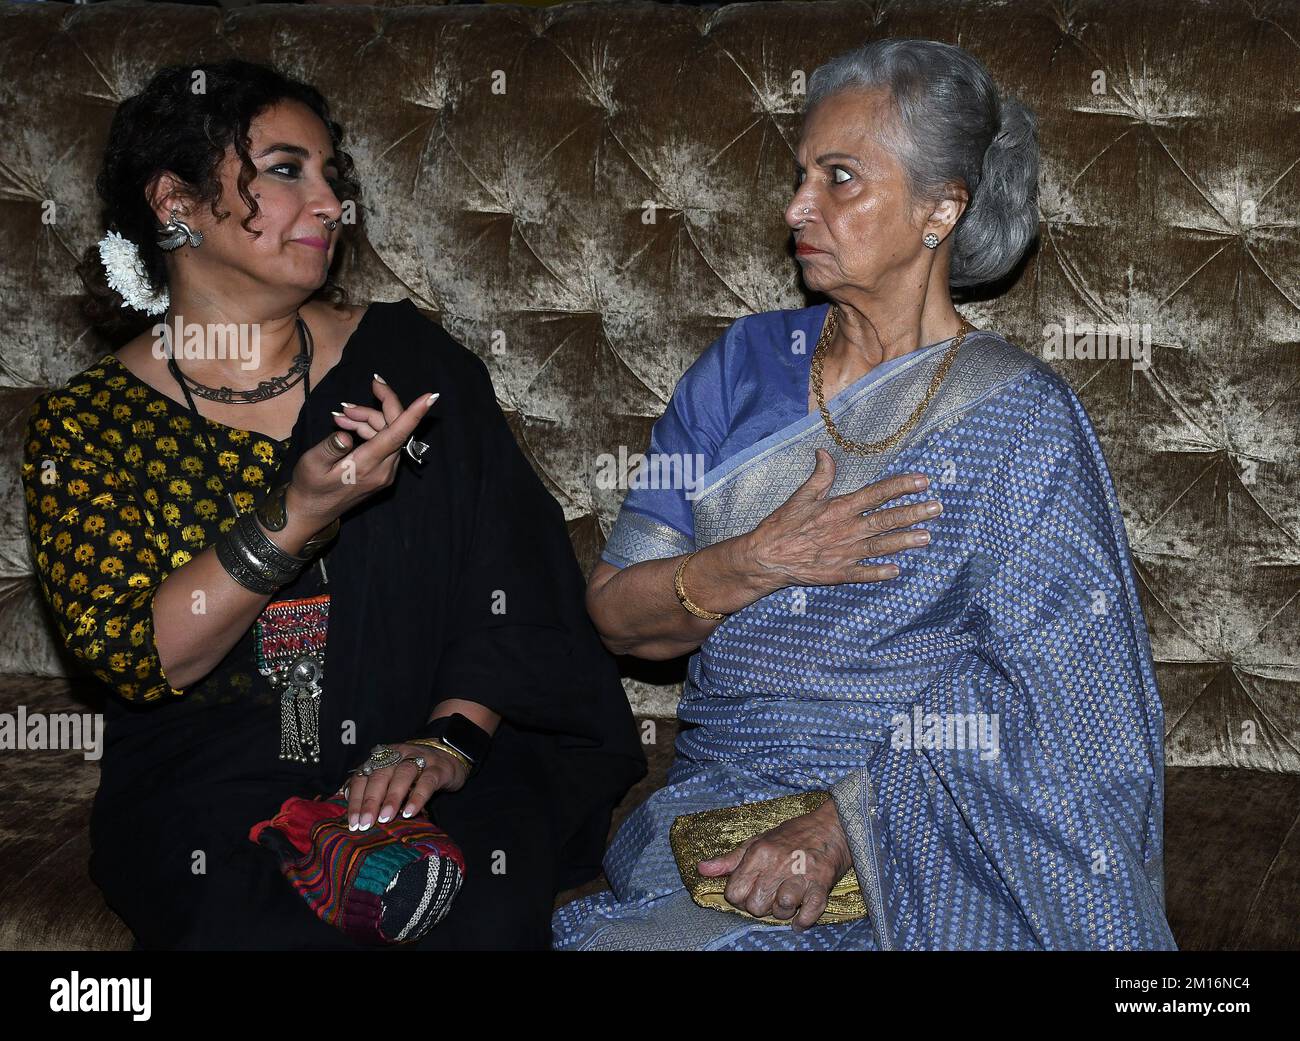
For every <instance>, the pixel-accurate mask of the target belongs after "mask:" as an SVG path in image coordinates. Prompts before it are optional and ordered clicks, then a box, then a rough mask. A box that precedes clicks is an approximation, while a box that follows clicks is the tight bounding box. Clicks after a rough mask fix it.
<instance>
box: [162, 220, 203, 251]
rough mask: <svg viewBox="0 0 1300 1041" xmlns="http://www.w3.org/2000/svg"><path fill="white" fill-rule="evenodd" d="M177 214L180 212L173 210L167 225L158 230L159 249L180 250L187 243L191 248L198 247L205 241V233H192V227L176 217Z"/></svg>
mask: <svg viewBox="0 0 1300 1041" xmlns="http://www.w3.org/2000/svg"><path fill="white" fill-rule="evenodd" d="M177 212H179V211H177V210H172V212H171V216H170V217H168V219H167V223H166V224H164V225H162V226H161V227H159V229H158V247H159V248H160V249H166V250H172V249H179V248H180V247H181V246H183V245H185V243H187V242H188V243H189V244H190V245H191V246H197V245H199V244H200V243H201V242H202V241H203V232H201V231H191V230H190V226H189V225H188V224H186V223H185V222H184V221H183V220H181V219H180V218H179V217H177V216H176V214H177Z"/></svg>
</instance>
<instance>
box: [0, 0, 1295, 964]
mask: <svg viewBox="0 0 1300 1041" xmlns="http://www.w3.org/2000/svg"><path fill="white" fill-rule="evenodd" d="M907 35H920V36H928V37H934V38H937V39H943V40H948V41H954V42H957V41H959V42H960V43H961V44H962V45H963V46H965V47H967V48H968V49H970V50H971V51H973V52H974V53H975V54H977V55H978V56H980V57H981V58H982V59H983V60H984V61H985V62H986V63H987V64H988V65H989V67H990V68H991V70H992V72H993V74H994V76H995V77H996V78H997V79H998V81H999V82H1000V83H1001V84H1002V85H1003V87H1004V88H1005V89H1006V90H1008V91H1009V92H1012V93H1014V94H1016V95H1018V96H1019V97H1021V98H1022V99H1023V100H1024V101H1026V102H1027V103H1028V104H1029V105H1030V106H1032V107H1033V108H1034V109H1035V110H1036V111H1037V112H1038V114H1039V117H1040V120H1041V137H1042V154H1043V163H1042V173H1041V177H1040V184H1041V200H1040V214H1041V224H1040V232H1041V245H1040V248H1039V249H1038V251H1037V252H1036V253H1035V254H1034V255H1033V256H1032V257H1030V258H1029V259H1028V260H1027V261H1026V263H1025V264H1024V265H1023V266H1022V267H1021V268H1020V269H1019V270H1018V271H1017V272H1016V273H1015V275H1014V277H1013V278H1012V279H1010V280H1009V281H1008V284H1007V285H1006V286H1003V287H998V288H999V292H998V293H997V294H992V293H986V294H984V295H983V298H981V299H978V300H975V301H973V302H970V303H968V304H966V305H964V311H965V313H966V315H967V316H968V317H969V318H971V320H972V321H974V322H975V324H976V325H979V326H986V327H992V328H995V329H997V330H999V331H1000V332H1002V333H1003V334H1004V335H1006V336H1007V337H1008V338H1009V339H1011V340H1013V341H1014V342H1016V343H1019V344H1020V345H1021V346H1023V347H1025V348H1026V349H1027V350H1031V351H1034V350H1038V349H1040V347H1041V344H1042V342H1043V336H1044V326H1045V325H1046V324H1047V323H1053V322H1055V323H1064V322H1065V321H1067V320H1070V321H1074V322H1083V321H1113V322H1130V321H1131V322H1139V323H1143V322H1149V323H1151V325H1152V330H1153V338H1154V341H1155V347H1154V350H1153V355H1154V358H1153V364H1152V366H1151V368H1150V369H1148V370H1146V371H1139V370H1136V369H1134V368H1133V367H1131V366H1130V365H1128V364H1125V363H1123V362H1118V361H1115V362H1106V363H1100V362H1096V361H1086V360H1074V361H1060V362H1055V363H1054V364H1055V365H1056V367H1057V368H1058V370H1059V371H1061V372H1062V373H1063V375H1065V376H1066V377H1067V378H1068V379H1069V380H1070V381H1071V383H1072V384H1073V385H1074V387H1075V388H1076V389H1077V390H1078V392H1079V394H1080V396H1081V397H1082V399H1083V401H1084V403H1085V405H1086V406H1087V408H1088V410H1089V412H1090V414H1091V416H1092V418H1093V420H1094V423H1095V425H1096V427H1097V430H1098V433H1099V435H1100V436H1101V438H1102V441H1103V445H1104V448H1105V451H1106V454H1107V458H1108V460H1109V462H1110V466H1111V469H1112V471H1113V473H1114V476H1115V481H1116V485H1117V488H1118V493H1119V498H1120V502H1121V505H1122V508H1123V511H1124V517H1125V521H1126V523H1127V526H1128V530H1129V535H1130V539H1131V541H1132V546H1133V551H1134V562H1135V566H1136V569H1137V574H1138V579H1139V584H1140V589H1141V595H1142V600H1143V607H1144V609H1145V610H1146V612H1147V619H1148V622H1149V627H1150V631H1151V639H1152V645H1153V649H1154V652H1155V657H1156V660H1157V678H1158V681H1159V685H1160V690H1161V693H1162V696H1163V699H1164V703H1165V706H1166V721H1167V732H1168V740H1167V749H1168V764H1169V767H1170V770H1169V774H1168V779H1169V785H1168V805H1167V808H1166V830H1167V833H1168V836H1169V846H1170V849H1169V854H1168V858H1167V869H1166V873H1167V878H1168V887H1169V905H1170V918H1171V922H1172V924H1173V927H1174V932H1175V936H1176V937H1177V938H1178V939H1179V941H1180V943H1182V944H1183V945H1184V946H1188V947H1215V946H1229V947H1231V946H1252V945H1260V946H1293V947H1294V946H1300V924H1297V915H1296V908H1297V905H1298V904H1300V895H1298V894H1300V878H1298V872H1300V868H1298V867H1297V847H1296V842H1297V829H1296V813H1297V806H1298V805H1300V798H1298V797H1300V789H1298V786H1300V646H1298V645H1300V624H1298V623H1300V595H1298V594H1300V495H1297V488H1298V486H1300V468H1297V467H1296V465H1295V462H1296V454H1297V446H1298V445H1300V420H1298V419H1297V411H1298V410H1297V402H1298V399H1300V349H1298V343H1297V336H1296V332H1295V329H1296V313H1295V312H1296V306H1297V305H1296V302H1297V301H1298V300H1300V288H1298V283H1300V243H1298V242H1297V234H1296V216H1295V215H1296V213H1297V212H1300V206H1298V205H1297V203H1298V202H1300V200H1298V199H1297V193H1298V190H1300V173H1297V168H1296V167H1295V165H1294V156H1293V154H1292V144H1293V141H1294V137H1295V124H1294V114H1293V113H1291V112H1289V111H1288V106H1287V105H1286V104H1284V103H1283V102H1282V100H1281V99H1285V98H1290V97H1293V96H1294V95H1295V93H1296V86H1297V79H1298V78H1300V73H1298V72H1297V64H1296V61H1295V44H1294V40H1295V39H1297V38H1300V8H1297V7H1296V6H1295V5H1282V6H1277V7H1270V8H1269V11H1268V15H1267V17H1265V16H1263V15H1261V14H1258V13H1257V12H1256V11H1255V10H1254V9H1253V8H1252V7H1251V6H1250V5H1247V4H1242V3H1239V2H1235V0H1223V2H1220V3H1202V2H1193V0H1156V2H1152V3H1148V4H1143V5H1138V6H1135V5H1115V4H1105V3H1093V4H1082V5H1080V4H1074V5H1067V6H1066V7H1064V8H1063V7H1062V6H1061V5H1059V4H1056V3H1051V2H1047V0H1025V2H1011V3H1007V2H1003V0H997V2H993V0H989V2H967V3H954V2H941V0H898V2H894V3H889V4H880V3H852V2H837V3H810V4H750V5H735V6H731V7H724V8H721V9H711V8H703V9H695V8H687V7H672V6H659V5H655V4H648V3H644V4H643V3H632V4H604V3H590V4H575V5H572V6H568V7H561V8H549V9H529V8H521V7H508V6H507V7H499V6H494V7H491V8H483V7H428V8H416V7H389V8H382V9H379V8H374V9H371V8H357V7H346V8H320V7H302V8H292V7H280V6H274V7H263V8H258V7H250V8H240V9H235V10H230V11H222V10H219V9H210V8H195V7H180V6H175V7H173V6H168V5H139V6H131V5H126V6H118V5H114V4H108V5H95V6H91V7H76V6H72V7H69V6H66V5H0V38H3V39H4V40H5V41H6V44H5V46H4V48H3V49H2V50H0V140H3V141H4V142H5V144H4V155H3V158H0V200H2V201H3V205H0V330H3V332H2V333H0V358H2V359H3V368H2V370H0V372H2V375H0V417H3V426H2V428H0V429H2V430H3V439H2V440H0V452H3V454H4V457H5V458H6V459H7V460H8V461H9V464H8V465H6V466H4V467H2V468H0V561H3V570H0V594H2V595H0V674H9V675H8V677H7V678H6V679H4V681H3V682H4V688H3V689H4V692H5V693H4V705H3V708H4V710H6V711H13V709H14V707H15V706H17V705H18V704H20V703H21V704H26V705H27V706H28V708H29V709H32V710H37V709H49V710H54V709H53V706H54V705H56V704H58V703H59V698H60V697H61V696H62V693H63V691H64V690H65V684H64V683H63V682H61V681H59V680H57V679H46V680H41V679H36V678H29V675H28V674H34V675H36V676H46V677H57V676H60V675H66V674H68V672H69V668H68V663H67V662H66V661H65V660H63V657H62V656H61V655H60V654H59V653H58V651H57V649H56V648H55V646H54V643H53V640H52V636H51V627H50V624H49V620H48V618H46V617H45V615H44V613H43V611H42V610H41V609H40V606H39V597H38V594H37V590H36V586H35V583H34V581H33V578H32V569H31V562H30V559H29V556H28V551H27V546H26V541H25V528H24V519H23V502H22V493H21V487H20V484H19V481H18V476H17V469H16V465H15V464H16V462H17V459H18V456H19V453H20V450H21V445H20V441H21V436H22V430H23V423H22V420H23V414H24V412H25V410H26V408H27V406H28V404H29V403H30V402H31V400H32V399H33V398H34V397H35V396H36V395H37V394H39V393H41V392H42V391H43V390H45V389H46V388H48V387H51V386H56V385H58V384H60V383H61V382H63V381H64V380H65V379H66V378H67V377H68V376H69V375H70V374H72V373H73V372H75V371H77V370H78V369H80V368H82V367H84V366H85V365H86V364H87V363H88V362H89V361H90V360H91V359H92V358H94V357H95V356H96V355H97V354H98V353H99V352H100V351H101V350H103V347H104V345H103V344H102V343H101V342H99V341H97V340H96V339H95V337H94V336H93V335H92V334H90V333H89V332H88V330H87V329H86V327H85V325H84V323H83V322H82V320H81V319H80V317H79V315H78V310H77V302H76V295H77V292H78V284H77V281H76V278H75V276H74V274H73V265H74V263H75V259H76V257H77V255H79V254H80V252H81V251H82V249H83V248H84V247H85V246H86V245H87V244H89V243H90V242H92V241H93V240H94V239H95V238H97V237H98V235H99V234H100V232H101V230H102V229H101V228H100V227H99V224H98V222H97V219H98V215H97V213H96V209H95V205H94V201H93V193H92V187H91V183H92V178H93V174H94V172H95V168H96V164H97V161H98V159H99V156H100V151H101V149H102V147H103V143H104V135H105V131H106V129H107V126H108V122H109V119H110V117H111V115H112V111H113V107H114V105H115V104H116V103H117V102H118V101H120V100H121V99H123V98H125V97H127V96H129V95H130V94H131V93H133V92H134V91H135V90H136V89H138V88H139V87H140V86H141V85H142V84H143V82H144V81H145V80H146V79H147V77H148V75H149V73H150V72H151V70H152V69H153V68H154V67H155V66H156V65H157V64H159V63H160V62H162V61H166V60H175V61H179V60H183V59H185V58H187V57H189V58H194V57H206V58H213V59H215V58H220V57H225V56H229V55H239V56H241V57H246V58H250V59H254V60H263V61H270V62H274V63H278V64H279V65H281V66H282V67H283V68H284V69H286V70H287V71H291V72H293V73H295V74H298V75H300V76H303V77H305V78H307V79H309V80H311V81H313V82H314V83H316V84H317V85H318V86H319V87H320V88H321V89H322V90H323V91H324V92H325V93H326V94H327V96H329V97H330V98H331V99H332V101H333V103H334V105H335V109H336V115H337V116H338V117H339V118H340V120H341V121H342V122H343V123H344V125H345V126H346V127H347V128H349V132H350V137H349V141H348V147H349V149H350V150H351V151H352V153H353V155H354V156H355V158H356V159H357V161H358V164H359V167H360V170H361V173H362V176H363V178H364V180H365V182H366V186H367V190H366V195H365V199H366V202H367V204H368V205H369V207H370V212H369V214H368V217H367V227H366V235H365V237H364V239H363V241H362V242H361V243H360V247H361V248H360V250H359V256H358V259H357V261H356V263H355V264H354V266H353V268H352V270H351V271H350V272H348V275H347V279H346V281H347V282H348V284H349V286H350V288H351V289H352V291H353V296H354V298H356V299H384V300H389V299H396V298H400V297H403V296H410V297H411V298H413V299H414V300H415V301H416V302H417V303H418V304H419V305H420V306H422V307H424V308H425V309H427V310H428V312H429V313H430V314H432V315H434V316H435V317H437V318H438V319H439V320H440V321H441V322H443V324H444V325H445V326H446V327H447V328H448V329H449V330H450V331H451V332H452V333H453V334H454V335H455V336H457V337H458V338H459V339H461V340H462V341H463V342H464V343H465V344H466V345H468V346H469V347H471V348H472V349H474V350H475V351H477V352H478V353H479V354H480V355H481V356H482V357H483V359H484V361H485V362H486V363H487V364H488V366H489V367H490V369H491V371H492V374H493V378H494V380H495V383H496V387H497V392H498V396H499V398H500V400H501V404H502V407H503V408H504V409H505V410H506V412H507V415H508V416H509V418H510V421H511V424H512V427H513V429H514V431H515V433H516V436H517V437H518V439H519V442H520V444H521V446H522V447H523V449H524V451H525V453H526V454H527V455H528V457H529V459H530V460H531V462H532V463H533V465H534V466H535V468H536V469H537V471H538V472H539V474H541V475H542V477H543V479H544V480H545V481H546V482H547V485H548V487H549V488H550V490H551V491H552V493H553V494H554V495H555V496H556V498H557V500H558V501H559V502H560V503H561V504H562V505H563V506H564V509H565V514H566V517H567V518H568V521H569V525H570V529H571V534H572V536H573V541H574V546H575V548H576V550H577V552H578V555H579V558H580V560H581V561H582V563H583V565H584V566H585V567H588V568H589V567H591V566H592V564H593V563H594V561H595V559H596V557H597V555H598V553H599V551H600V548H601V546H602V544H603V539H604V533H605V532H607V531H608V530H609V527H610V525H611V524H612V522H613V518H614V516H615V515H616V513H617V510H618V506H619V503H620V501H621V497H622V494H623V493H622V492H620V491H617V490H608V489H603V488H600V487H598V486H597V483H596V481H595V480H594V472H595V470H596V466H597V463H596V457H597V456H598V455H599V454H600V453H602V452H614V453H616V452H617V451H618V447H619V446H620V445H624V446H627V449H628V451H629V452H636V451H640V450H641V449H642V448H643V447H644V445H645V444H646V441H647V440H648V433H649V429H650V425H651V424H652V423H653V421H654V420H655V418H656V417H658V415H659V414H660V413H661V412H662V410H663V407H664V404H665V402H666V401H667V399H668V396H669V394H670V393H671V391H672V388H673V385H674V383H675V382H676V380H677V378H678V377H679V376H680V374H681V372H682V371H683V370H684V369H685V368H686V366H687V365H688V364H689V363H690V362H691V361H692V360H693V359H694V358H695V357H696V356H698V355H699V353H700V352H701V351H702V350H703V349H704V348H705V347H706V346H707V345H708V344H709V343H710V342H711V341H712V340H713V339H714V337H715V336H716V335H717V334H718V333H719V332H720V331H721V330H722V329H724V328H725V327H726V325H727V324H728V323H729V322H730V321H731V320H732V319H734V318H735V317H737V316H738V315H741V314H745V313H748V312H753V311H762V310H767V309H771V308H776V307H791V306H802V304H803V303H804V302H805V300H804V298H803V297H802V296H801V295H800V292H799V286H798V280H797V274H796V266H795V264H794V263H793V261H792V260H791V258H790V255H789V245H788V232H787V229H786V228H785V227H784V225H783V223H782V220H781V211H782V208H783V206H784V204H785V201H786V199H787V195H788V192H789V190H790V187H791V184H792V155H793V153H792V149H793V145H794V142H795V141H796V139H797V134H798V126H799V108H800V96H799V94H798V84H799V82H800V77H801V75H804V74H806V73H808V72H811V70H812V69H813V68H814V67H815V66H816V65H817V64H818V63H819V62H820V61H822V60H824V59H825V58H827V57H829V56H831V55H832V54H834V53H836V52H838V51H840V50H843V49H846V48H848V47H850V46H852V45H856V44H859V43H861V42H864V41H866V40H868V39H872V38H877V37H881V36H907ZM1134 55H1140V60H1137V59H1135V58H1134ZM1243 69H1245V70H1249V74H1248V75H1242V70H1243ZM498 71H500V72H503V73H504V75H505V80H504V82H505V85H506V89H505V92H504V93H499V92H496V91H494V90H493V84H494V83H498V82H500V78H499V76H497V75H496V73H498ZM1102 77H1104V86H1105V90H1104V92H1101V93H1096V92H1094V91H1095V87H1096V86H1097V85H1098V84H1099V83H1100V82H1101V78H1102ZM51 207H53V209H52V210H51ZM51 213H52V214H53V217H54V219H53V222H51V221H50V215H51ZM626 672H627V676H628V679H627V687H628V693H629V697H630V698H631V699H632V702H633V705H634V707H635V708H636V709H637V711H638V712H639V713H640V714H641V715H644V716H653V717H666V716H670V715H672V713H673V710H674V701H675V697H676V694H677V690H678V684H679V681H680V678H681V667H680V663H677V664H676V665H667V666H665V665H648V664H645V663H628V666H627V669H626ZM663 733H664V728H662V727H661V735H663ZM664 740H665V741H666V740H667V739H666V738H664ZM658 750H659V753H661V755H660V756H659V758H662V756H666V755H668V754H669V753H670V745H668V744H664V743H663V742H662V741H661V744H660V746H659V749H658ZM0 757H2V758H0V770H3V771H4V773H3V784H4V785H5V790H6V793H7V794H8V795H9V798H7V799H6V800H5V807H4V810H3V814H4V821H5V825H4V830H3V833H2V834H0V844H2V848H0V900H3V902H4V905H3V908H0V930H3V932H2V933H0V941H3V944H4V945H6V946H8V945H24V946H39V945H43V944H44V945H67V946H88V947H93V946H103V945H112V942H116V941H112V939H111V938H112V937H114V936H118V937H119V938H120V931H119V933H114V932H113V929H114V926H113V924H112V920H111V918H110V917H109V916H107V915H106V914H105V912H104V911H103V910H102V906H101V905H99V904H98V903H97V902H96V900H95V899H94V894H93V892H90V891H88V890H87V889H86V887H85V885H84V883H83V875H84V862H85V852H86V850H85V841H86V840H85V835H84V830H83V829H84V823H85V819H86V814H87V812H88V805H87V799H88V797H89V795H90V793H91V792H92V791H93V788H94V767H93V764H86V765H82V766H78V767H77V769H75V770H73V771H72V772H71V773H65V772H64V771H63V768H62V766H61V765H60V764H61V763H63V762H64V760H65V759H66V760H68V761H69V762H72V761H73V760H75V761H76V762H77V763H80V762H81V760H80V758H79V754H78V753H71V754H67V753H49V752H43V753H28V754H15V753H12V752H0ZM659 765H661V766H662V765H663V764H662V763H660V764H659ZM51 776H57V777H59V784H58V785H57V786H55V785H51V784H50V783H49V778H50V777H51ZM656 776H658V777H661V776H662V775H661V773H660V774H658V775H656ZM69 777H71V778H72V780H71V782H70V781H69ZM645 790H647V789H646V788H645V786H643V788H642V794H644V791H645ZM51 800H52V804H51ZM50 814H53V817H52V818H51V817H50ZM56 895H57V899H54V897H55V896H56Z"/></svg>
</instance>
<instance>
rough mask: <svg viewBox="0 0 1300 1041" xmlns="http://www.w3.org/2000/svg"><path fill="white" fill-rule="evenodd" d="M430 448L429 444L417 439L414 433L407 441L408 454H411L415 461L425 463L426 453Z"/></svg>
mask: <svg viewBox="0 0 1300 1041" xmlns="http://www.w3.org/2000/svg"><path fill="white" fill-rule="evenodd" d="M428 450H429V446H428V445H427V444H425V443H424V442H423V441H417V440H416V439H415V435H414V434H412V435H411V436H410V438H408V439H407V442H406V454H407V455H409V456H410V457H411V459H412V461H413V462H416V463H423V462H424V453H425V452H427V451H428Z"/></svg>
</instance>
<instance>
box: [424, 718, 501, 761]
mask: <svg viewBox="0 0 1300 1041" xmlns="http://www.w3.org/2000/svg"><path fill="white" fill-rule="evenodd" d="M415 736H416V737H434V738H437V739H438V740H439V741H441V742H443V743H444V744H447V745H450V746H451V747H452V748H454V749H456V751H457V752H459V753H460V754H461V755H463V756H464V757H465V758H466V759H468V760H469V762H470V768H469V775H470V776H471V777H473V776H474V775H475V774H476V773H478V772H479V770H480V769H481V768H482V766H483V760H484V759H485V758H486V757H487V753H488V749H489V748H491V747H492V735H491V734H489V733H488V732H487V731H486V730H484V729H483V728H482V727H481V726H479V725H478V724H477V723H475V722H474V721H473V720H471V719H469V718H467V717H465V716H462V715H461V714H460V713H459V712H453V713H452V714H451V715H450V716H439V717H438V718H437V719H434V720H430V721H429V723H427V724H426V725H425V726H424V727H423V728H421V730H420V732H419V733H418V734H416V735H415Z"/></svg>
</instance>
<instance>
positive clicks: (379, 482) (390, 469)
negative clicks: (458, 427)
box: [286, 373, 438, 528]
mask: <svg viewBox="0 0 1300 1041" xmlns="http://www.w3.org/2000/svg"><path fill="white" fill-rule="evenodd" d="M371 386H372V387H373V388H374V393H375V397H377V398H378V399H379V406H380V407H379V408H369V407H364V406H360V405H353V404H351V403H349V402H340V404H341V405H344V406H345V407H344V410H343V411H342V412H335V413H334V421H335V422H336V423H338V424H339V426H340V427H342V430H336V431H335V432H334V433H333V434H331V435H330V436H329V437H327V438H325V439H324V440H323V441H321V442H320V444H318V445H315V446H314V447H312V448H311V449H309V450H308V451H306V452H304V453H303V455H302V458H301V459H299V460H298V463H297V465H296V466H295V467H294V470H293V478H292V480H291V481H290V484H289V488H288V490H287V492H286V499H288V498H290V497H292V499H294V500H296V501H295V502H294V503H293V504H292V505H290V506H289V510H288V512H289V514H290V516H306V517H310V518H311V519H312V521H313V523H314V524H315V526H316V527H317V528H323V527H325V526H326V525H328V524H329V523H330V522H332V521H333V520H334V519H335V518H336V517H341V516H342V515H343V514H344V513H346V512H347V511H348V510H349V509H351V508H352V507H353V506H355V505H356V504H357V503H359V502H361V501H363V500H365V499H367V498H369V497H370V496H371V495H374V494H375V492H377V491H380V490H381V489H383V488H387V487H388V486H389V485H390V484H392V483H393V480H394V478H395V477H396V476H397V467H398V465H399V464H400V462H401V452H402V449H403V448H404V447H405V445H406V442H407V441H408V440H409V439H410V437H411V435H412V433H413V432H414V431H415V428H416V427H417V426H418V425H419V423H420V420H422V419H423V418H424V416H425V414H426V413H427V412H428V411H429V409H430V408H431V407H432V405H433V403H434V402H435V401H437V400H438V395H437V394H421V395H420V396H419V397H418V398H416V399H415V401H413V402H411V404H410V405H408V406H406V407H405V408H403V407H402V402H401V401H400V400H399V399H398V397H397V394H396V393H395V392H394V391H393V389H392V387H390V386H389V385H388V384H387V383H385V382H384V381H383V378H382V377H381V376H379V374H378V373H376V374H375V378H374V380H373V381H372V383H371ZM348 431H351V432H352V433H355V434H358V435H359V436H360V437H361V438H362V441H363V443H362V444H361V445H360V446H359V447H357V448H355V449H354V448H353V439H352V436H351V434H349V433H348ZM336 440H337V442H339V443H342V444H343V446H344V447H343V449H342V450H340V449H339V448H338V447H337V444H336V443H335V442H336Z"/></svg>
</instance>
